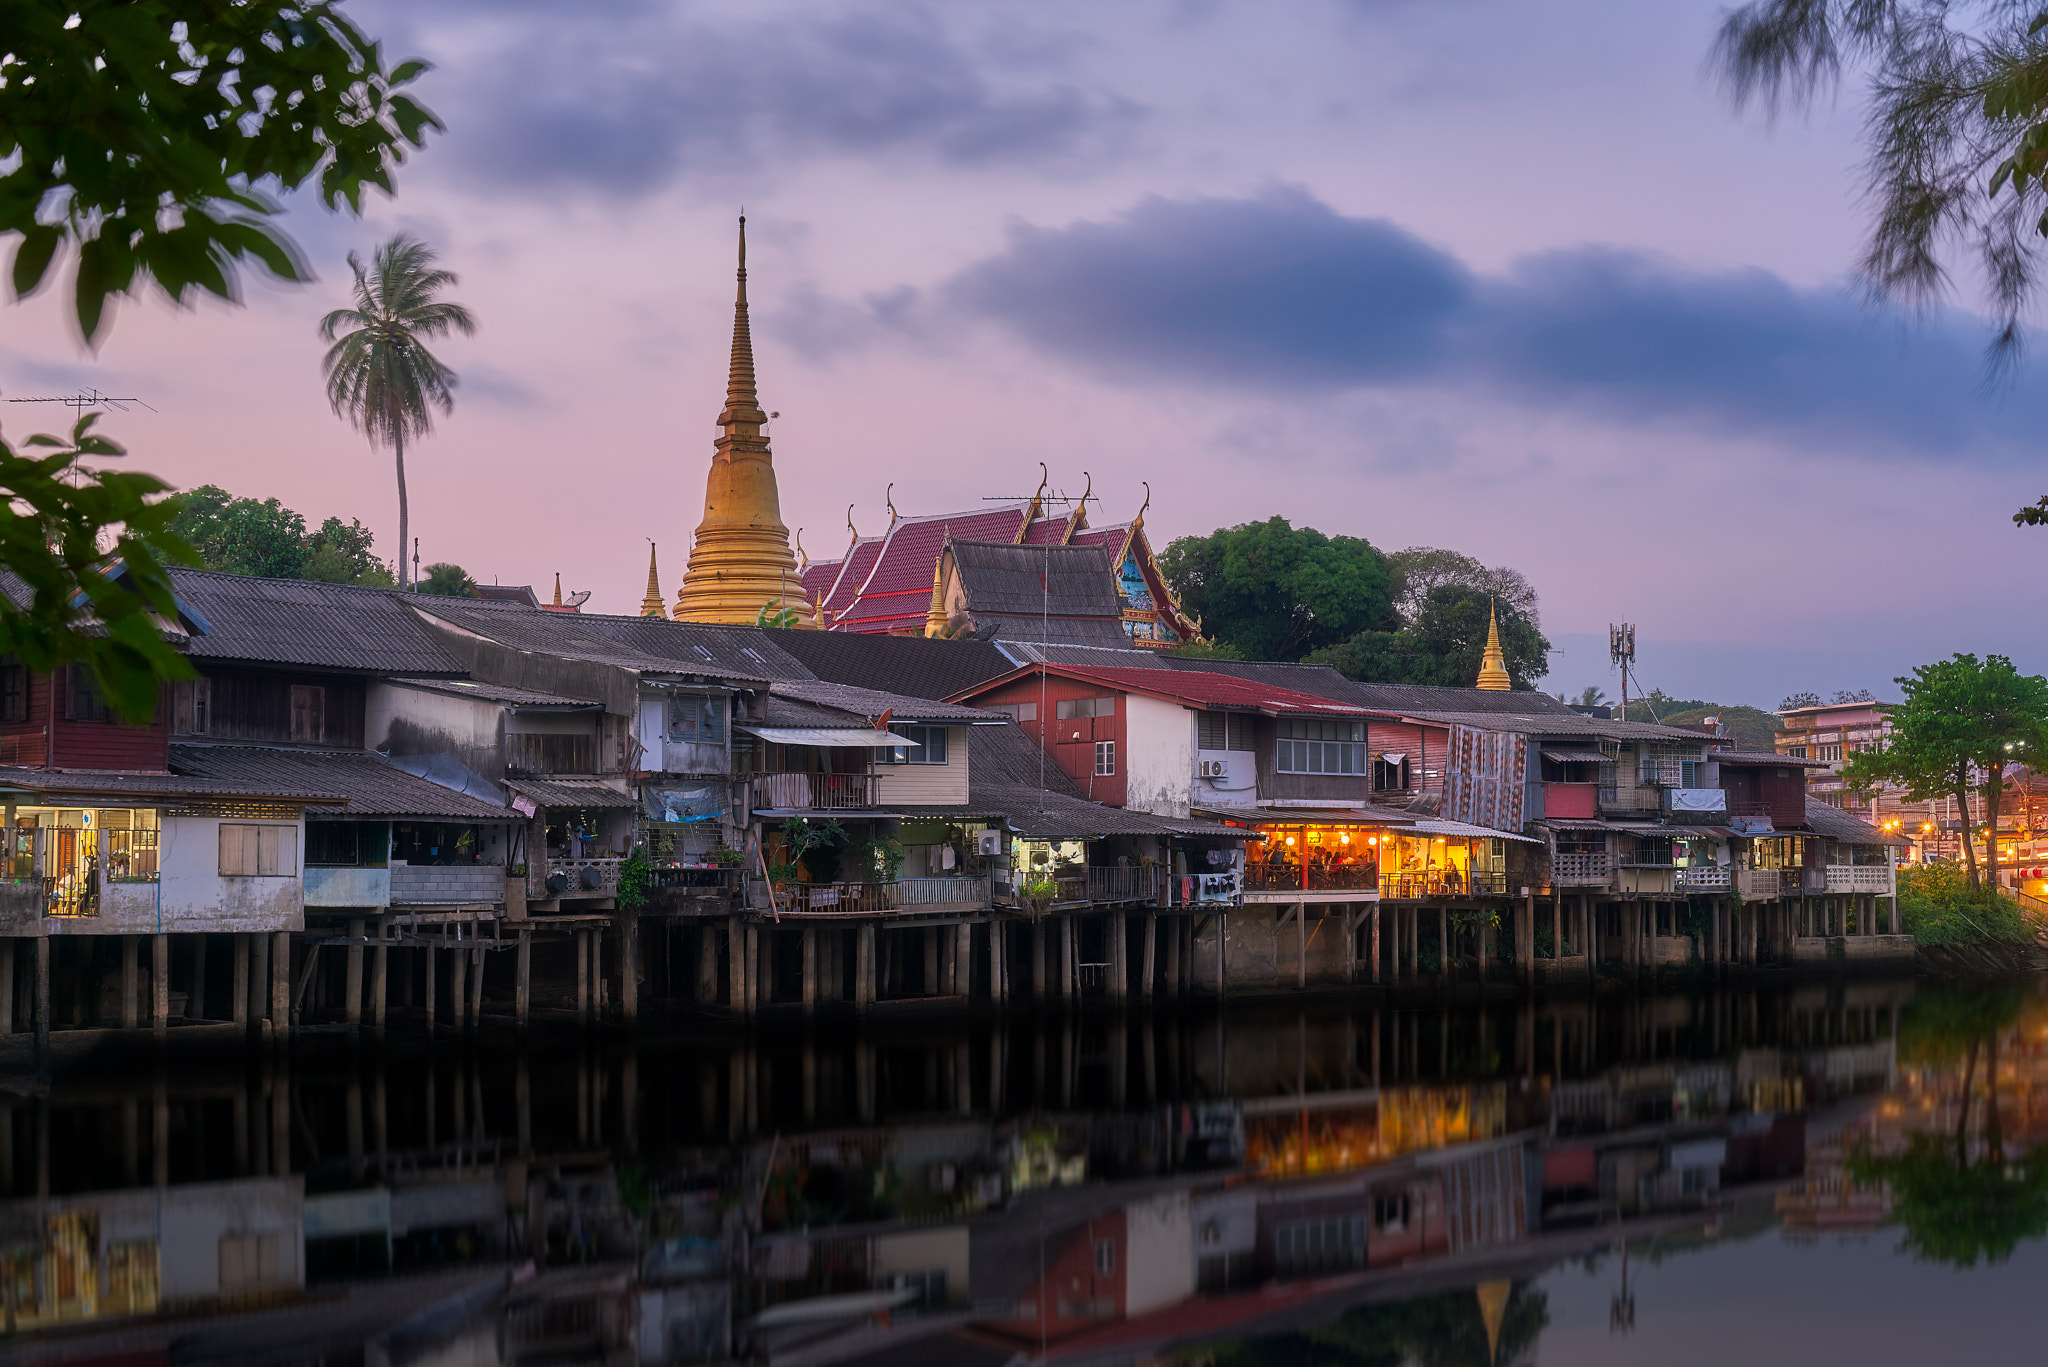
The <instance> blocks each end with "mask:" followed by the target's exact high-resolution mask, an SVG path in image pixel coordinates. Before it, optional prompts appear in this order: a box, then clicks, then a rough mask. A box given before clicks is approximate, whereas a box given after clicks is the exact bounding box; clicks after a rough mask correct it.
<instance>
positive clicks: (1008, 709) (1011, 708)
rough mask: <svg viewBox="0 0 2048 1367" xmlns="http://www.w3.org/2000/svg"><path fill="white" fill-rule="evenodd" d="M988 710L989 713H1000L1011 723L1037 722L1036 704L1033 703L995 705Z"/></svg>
mask: <svg viewBox="0 0 2048 1367" xmlns="http://www.w3.org/2000/svg"><path fill="white" fill-rule="evenodd" d="M988 710H989V711H991V712H1000V713H1002V714H1003V715H1004V716H1006V717H1008V718H1009V719H1010V720H1011V721H1037V720H1038V704H1037V703H1035V702H1006V703H997V704H995V705H994V706H992V707H990V708H989V709H988Z"/></svg>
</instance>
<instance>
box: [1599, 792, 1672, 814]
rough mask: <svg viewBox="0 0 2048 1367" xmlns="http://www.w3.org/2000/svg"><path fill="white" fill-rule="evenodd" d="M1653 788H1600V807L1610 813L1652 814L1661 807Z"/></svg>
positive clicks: (1661, 801)
mask: <svg viewBox="0 0 2048 1367" xmlns="http://www.w3.org/2000/svg"><path fill="white" fill-rule="evenodd" d="M1663 800H1664V799H1663V795H1662V794H1660V793H1659V792H1658V791H1657V790H1656V789H1655V788H1602V789H1601V790H1600V806H1601V807H1602V808H1603V809H1605V810H1607V811H1610V812H1654V811H1656V810H1658V808H1659V807H1661V806H1662V805H1663Z"/></svg>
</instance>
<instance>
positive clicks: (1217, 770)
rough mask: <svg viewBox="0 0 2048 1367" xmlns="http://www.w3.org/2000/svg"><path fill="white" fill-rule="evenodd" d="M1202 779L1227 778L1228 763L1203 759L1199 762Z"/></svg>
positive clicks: (1223, 760)
mask: <svg viewBox="0 0 2048 1367" xmlns="http://www.w3.org/2000/svg"><path fill="white" fill-rule="evenodd" d="M1201 775H1202V777H1203V778H1229V777H1230V761H1229V760H1227V759H1205V760H1203V761H1202V762H1201Z"/></svg>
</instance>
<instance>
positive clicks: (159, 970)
mask: <svg viewBox="0 0 2048 1367" xmlns="http://www.w3.org/2000/svg"><path fill="white" fill-rule="evenodd" d="M38 967H39V972H40V974H41V977H42V979H43V981H42V983H41V984H39V985H38V989H37V990H38V993H39V995H40V994H46V993H47V992H48V991H49V976H50V964H49V957H48V954H47V949H46V948H45V952H44V954H43V957H42V959H41V962H40V964H39V966H38ZM149 995H150V1006H149V1024H150V1028H151V1029H152V1030H154V1031H156V1037H157V1038H158V1039H162V1038H163V1037H164V1036H165V1035H166V1034H168V1033H169V1032H170V1028H171V937H170V936H168V935H152V936H151V937H150V940H149Z"/></svg>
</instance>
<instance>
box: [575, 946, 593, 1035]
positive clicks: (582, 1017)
mask: <svg viewBox="0 0 2048 1367" xmlns="http://www.w3.org/2000/svg"><path fill="white" fill-rule="evenodd" d="M576 1020H577V1023H578V1024H580V1025H589V1024H590V933H589V932H588V931H583V930H579V931H577V932H576Z"/></svg>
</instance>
